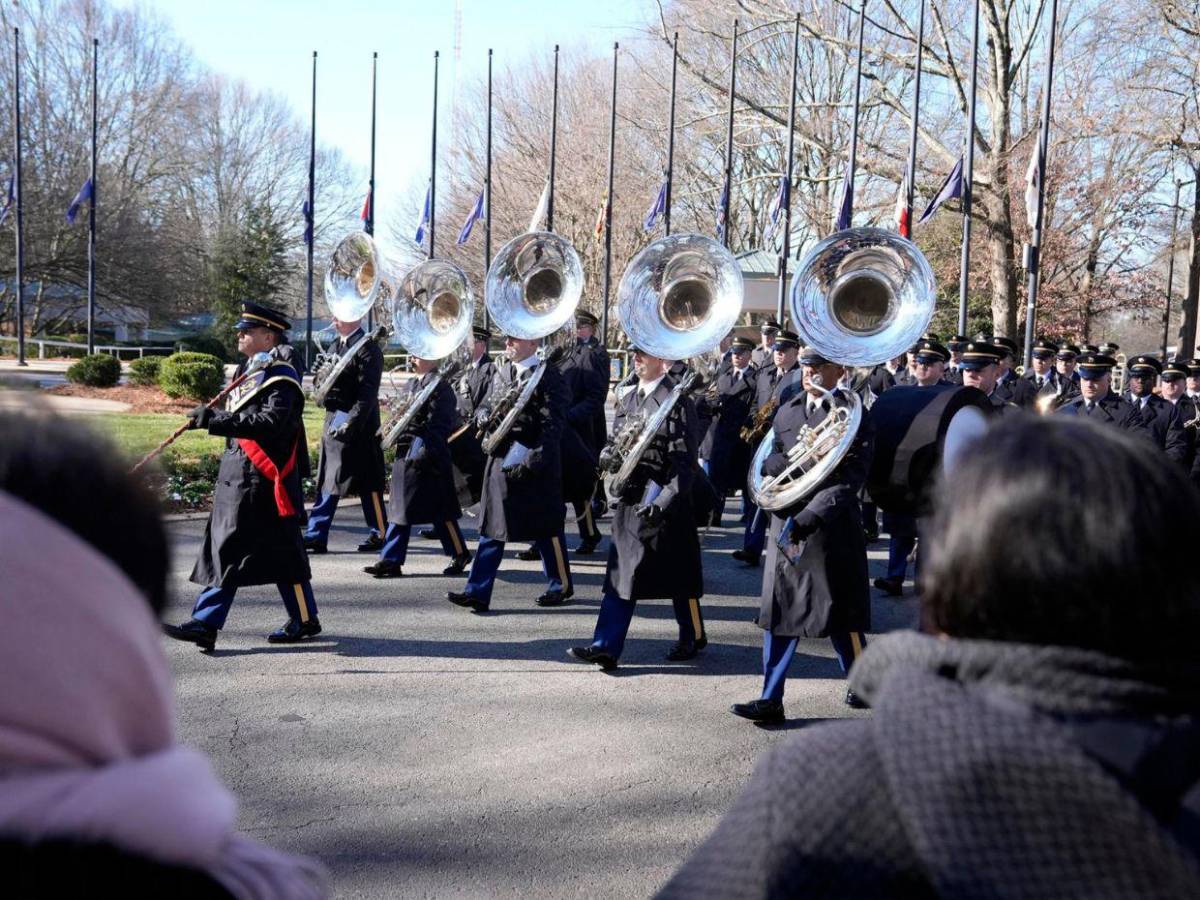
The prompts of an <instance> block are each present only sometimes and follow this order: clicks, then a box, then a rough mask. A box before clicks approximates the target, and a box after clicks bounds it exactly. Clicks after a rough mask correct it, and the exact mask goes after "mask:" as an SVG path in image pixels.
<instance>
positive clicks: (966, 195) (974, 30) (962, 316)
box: [958, 0, 1028, 368]
mask: <svg viewBox="0 0 1200 900" xmlns="http://www.w3.org/2000/svg"><path fill="white" fill-rule="evenodd" d="M972 22H973V24H972V26H971V88H970V97H969V99H968V101H967V146H966V157H967V159H966V165H965V167H964V170H963V188H962V216H963V226H962V228H963V238H962V260H961V262H960V263H959V267H958V333H959V334H966V333H967V290H968V287H969V285H970V281H971V202H972V200H973V199H974V196H975V188H974V181H973V179H974V177H975V97H976V95H977V90H976V88H977V85H978V77H979V65H978V62H979V0H975V15H974V16H973V17H972ZM1026 368H1028V364H1027V365H1026Z"/></svg>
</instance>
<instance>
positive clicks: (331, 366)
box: [312, 231, 388, 403]
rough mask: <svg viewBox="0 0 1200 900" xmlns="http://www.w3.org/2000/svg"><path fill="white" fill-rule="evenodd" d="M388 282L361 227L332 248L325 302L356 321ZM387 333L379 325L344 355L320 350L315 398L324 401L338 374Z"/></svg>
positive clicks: (337, 313)
mask: <svg viewBox="0 0 1200 900" xmlns="http://www.w3.org/2000/svg"><path fill="white" fill-rule="evenodd" d="M387 284H388V282H387V280H386V279H385V278H384V276H383V272H382V270H381V268H380V265H379V254H378V252H377V250H376V249H375V242H374V241H373V240H371V236H370V235H368V234H366V233H365V232H361V231H354V232H351V233H350V234H348V235H346V236H345V237H344V238H342V239H341V240H340V241H339V242H338V245H337V246H336V247H335V248H334V249H333V254H332V256H331V257H330V259H329V265H328V266H327V267H326V269H325V305H326V306H328V307H329V312H330V314H331V315H332V316H333V317H334V318H335V319H337V320H338V321H340V322H356V321H358V320H359V319H361V318H363V317H364V316H365V315H366V314H367V313H368V312H370V311H371V308H372V307H373V306H374V305H375V300H376V299H377V298H378V297H379V294H380V291H381V290H385V289H386V288H385V286H386V285H387ZM386 336H387V329H386V328H384V327H379V328H376V329H374V330H373V331H371V332H370V333H368V334H364V335H363V336H362V337H361V338H359V339H358V340H357V341H355V343H354V346H353V347H350V348H349V349H348V350H347V351H346V353H344V354H342V355H341V356H338V355H337V354H336V353H331V352H329V351H328V350H325V351H322V352H321V353H319V354H317V357H316V359H315V360H314V361H313V370H312V371H313V374H312V379H313V394H312V396H313V401H314V402H315V403H322V402H323V401H324V400H325V395H326V394H328V393H329V389H330V388H331V387H333V384H334V382H336V381H337V380H338V376H340V375H341V374H342V372H344V371H345V370H346V367H347V366H349V365H350V362H351V360H353V359H354V357H355V356H356V355H357V353H358V351H359V350H361V349H362V347H363V346H364V345H366V344H367V343H368V342H370V341H379V340H382V339H383V338H385V337H386Z"/></svg>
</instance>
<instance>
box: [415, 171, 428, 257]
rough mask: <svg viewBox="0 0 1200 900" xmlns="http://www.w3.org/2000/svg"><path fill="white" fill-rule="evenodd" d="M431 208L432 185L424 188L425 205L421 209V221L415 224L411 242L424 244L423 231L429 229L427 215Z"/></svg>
mask: <svg viewBox="0 0 1200 900" xmlns="http://www.w3.org/2000/svg"><path fill="white" fill-rule="evenodd" d="M432 206H433V184H432V183H431V184H430V185H429V186H428V187H426V188H425V204H424V206H422V207H421V221H419V222H418V223H417V233H416V234H415V235H413V240H414V241H416V242H417V243H418V244H424V243H425V231H426V229H427V228H429V213H430V210H431V209H432Z"/></svg>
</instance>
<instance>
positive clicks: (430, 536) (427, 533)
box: [421, 528, 437, 541]
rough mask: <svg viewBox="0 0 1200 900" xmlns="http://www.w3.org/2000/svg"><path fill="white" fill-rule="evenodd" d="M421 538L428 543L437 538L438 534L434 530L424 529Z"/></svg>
mask: <svg viewBox="0 0 1200 900" xmlns="http://www.w3.org/2000/svg"><path fill="white" fill-rule="evenodd" d="M421 537H423V538H425V540H427V541H432V540H434V539H435V538H437V532H436V531H434V530H433V529H432V528H422V529H421Z"/></svg>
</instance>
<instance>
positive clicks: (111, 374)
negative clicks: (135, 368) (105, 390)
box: [67, 353, 121, 387]
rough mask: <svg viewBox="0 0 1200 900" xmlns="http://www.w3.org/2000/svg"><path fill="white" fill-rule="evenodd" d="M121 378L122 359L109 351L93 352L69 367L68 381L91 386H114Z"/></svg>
mask: <svg viewBox="0 0 1200 900" xmlns="http://www.w3.org/2000/svg"><path fill="white" fill-rule="evenodd" d="M120 380H121V361H120V360H119V359H117V358H116V357H115V356H109V355H108V354H107V353H93V354H92V355H90V356H85V357H83V359H81V360H79V362H77V363H74V364H72V366H71V367H70V368H69V369H67V381H70V382H73V383H74V384H86V385H88V386H90V387H112V386H113V385H115V384H116V383H117V382H118V381H120Z"/></svg>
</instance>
